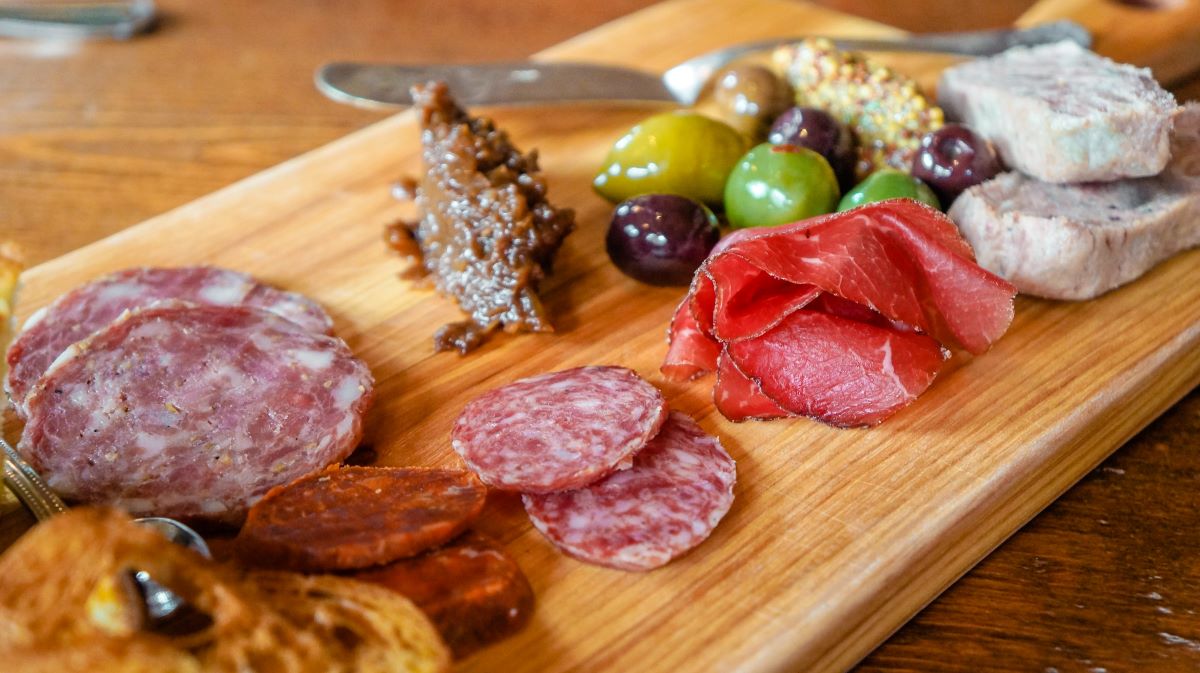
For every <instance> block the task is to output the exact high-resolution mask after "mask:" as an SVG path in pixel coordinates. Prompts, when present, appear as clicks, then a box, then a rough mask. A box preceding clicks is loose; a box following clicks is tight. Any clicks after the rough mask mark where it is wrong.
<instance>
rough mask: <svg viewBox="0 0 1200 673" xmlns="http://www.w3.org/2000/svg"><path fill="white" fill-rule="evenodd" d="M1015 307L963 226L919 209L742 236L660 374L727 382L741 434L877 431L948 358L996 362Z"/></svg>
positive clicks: (731, 242) (717, 266)
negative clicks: (758, 428) (793, 427)
mask: <svg viewBox="0 0 1200 673" xmlns="http://www.w3.org/2000/svg"><path fill="white" fill-rule="evenodd" d="M1015 293H1016V290H1015V288H1014V287H1013V286H1012V285H1010V284H1009V283H1007V282H1006V281H1004V280H1003V279H1001V278H999V277H998V276H995V275H993V274H991V273H989V272H987V271H985V270H984V269H982V268H980V267H979V266H978V265H977V264H976V263H975V261H974V256H973V254H972V252H971V249H970V247H969V246H968V245H967V243H966V242H965V241H964V240H963V239H962V237H961V236H959V234H958V230H957V229H956V228H955V227H954V223H953V222H951V221H950V220H949V219H947V218H946V217H945V215H943V214H942V213H940V212H938V211H936V210H934V209H932V208H929V207H927V206H925V205H923V204H920V203H917V202H916V201H912V200H907V199H894V200H890V201H884V202H880V203H875V204H870V205H867V206H863V207H861V208H856V209H854V210H851V211H847V212H844V213H834V214H831V215H826V216H823V217H818V218H813V219H810V220H805V221H802V222H797V223H794V224H789V225H783V226H780V227H771V228H762V229H748V230H741V231H738V232H736V233H734V234H733V235H731V236H729V237H727V238H726V239H725V240H723V241H721V244H720V245H719V246H718V247H717V248H716V249H715V250H714V251H713V253H712V255H710V256H709V258H708V259H707V260H706V261H705V262H704V264H703V265H701V267H700V269H699V270H698V271H697V273H696V277H695V279H694V280H693V282H692V286H691V289H690V290H689V292H688V296H687V297H686V298H685V299H684V301H683V303H682V304H681V305H680V307H679V309H677V310H676V313H675V316H674V319H673V320H672V323H671V330H670V343H671V347H670V349H669V351H668V353H667V358H666V361H665V362H664V364H663V367H662V371H663V373H664V374H665V375H666V376H667V378H670V379H674V380H685V379H690V378H696V377H699V376H701V375H703V374H704V373H707V372H709V371H714V370H715V371H717V372H718V376H717V383H716V387H715V389H714V401H715V402H716V404H717V408H718V409H719V410H720V411H721V413H722V414H724V415H725V416H726V417H727V418H730V419H731V420H739V421H740V420H745V419H750V418H754V419H764V418H776V417H780V416H793V415H801V416H811V417H813V418H817V419H819V420H822V421H825V422H828V423H831V424H833V425H838V426H859V425H874V424H876V423H879V422H881V421H882V420H884V419H885V418H887V417H888V416H890V415H892V414H893V413H895V412H896V411H898V410H899V409H901V408H903V407H904V406H906V405H908V404H909V403H911V402H912V400H914V399H916V397H917V396H918V395H920V394H921V393H922V392H924V390H925V389H926V388H928V386H929V385H930V384H931V383H932V382H933V379H934V377H935V376H936V375H937V372H938V371H939V370H940V368H941V365H942V363H943V361H944V360H945V359H946V358H947V357H949V353H950V351H949V350H948V349H951V348H958V349H963V350H966V351H969V352H971V353H974V354H980V353H983V352H984V351H986V350H987V349H988V348H989V347H990V346H991V344H992V342H994V341H995V340H996V339H998V338H999V337H1000V336H1001V335H1002V334H1003V333H1004V331H1005V330H1006V329H1008V325H1009V323H1010V322H1011V321H1012V317H1013V303H1012V300H1013V296H1014V295H1015Z"/></svg>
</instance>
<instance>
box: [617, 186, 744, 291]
mask: <svg viewBox="0 0 1200 673" xmlns="http://www.w3.org/2000/svg"><path fill="white" fill-rule="evenodd" d="M719 238H721V231H720V230H719V229H717V218H716V216H715V215H713V213H712V211H711V210H709V209H708V208H707V207H705V206H704V204H702V203H698V202H696V201H693V200H692V199H689V198H687V197H683V196H678V195H675V194H644V195H641V196H635V197H633V198H631V199H629V200H627V201H623V202H621V203H620V204H618V205H617V208H616V210H615V211H613V217H612V222H611V223H610V224H609V227H608V238H607V239H606V240H605V247H606V248H607V249H608V256H609V258H611V259H612V262H613V264H615V265H616V266H617V268H618V269H620V270H621V271H622V272H623V273H624V274H625V275H627V276H629V277H631V278H634V279H636V280H640V281H642V282H643V283H649V284H651V285H687V284H688V283H690V282H691V280H692V274H693V273H695V271H696V268H697V267H699V266H700V263H701V262H703V261H704V258H706V257H708V253H709V252H711V251H712V249H713V246H715V245H716V244H717V240H718V239H719Z"/></svg>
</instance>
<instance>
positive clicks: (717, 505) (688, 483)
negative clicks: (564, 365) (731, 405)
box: [522, 412, 737, 570]
mask: <svg viewBox="0 0 1200 673" xmlns="http://www.w3.org/2000/svg"><path fill="white" fill-rule="evenodd" d="M736 476H737V475H736V467H735V465H734V462H733V458H730V457H729V454H728V453H726V452H725V449H724V448H722V447H721V443H720V442H719V441H718V440H717V439H716V438H715V437H712V436H710V435H708V434H707V433H705V432H704V431H703V430H702V429H701V428H700V426H698V425H696V423H695V421H693V420H692V419H691V418H689V417H688V416H687V415H685V414H682V413H679V412H672V413H671V415H670V417H669V418H668V419H667V422H666V423H665V424H664V425H663V428H662V431H661V432H660V433H659V434H658V436H657V437H655V438H654V439H652V440H650V443H649V444H647V445H646V448H644V449H642V450H641V451H639V452H638V453H637V455H635V456H634V457H633V467H631V468H629V469H628V470H622V471H620V472H615V473H613V474H611V475H609V476H608V477H606V478H604V479H602V480H600V481H598V482H596V483H594V484H592V485H590V486H587V487H585V488H581V489H578V490H575V491H564V492H562V493H549V494H544V495H533V494H527V495H523V496H522V500H523V502H524V503H525V511H526V513H528V514H529V518H530V520H532V521H533V525H534V526H536V527H537V529H538V530H539V531H541V532H542V534H543V535H545V536H546V537H547V538H549V539H550V541H551V542H553V543H554V545H555V546H556V547H558V548H559V549H561V550H562V551H564V552H566V553H567V554H570V555H571V556H574V557H575V558H578V559H579V560H581V561H586V562H588V563H595V564H597V565H602V566H608V567H610V568H619V569H622V570H651V569H653V568H657V567H659V566H661V565H663V564H665V563H667V562H668V561H670V560H671V559H673V558H675V557H676V556H679V555H680V554H682V553H684V552H686V551H688V550H689V549H691V548H693V547H695V546H696V545H698V544H700V543H701V542H703V541H704V540H705V539H706V538H707V537H708V536H709V534H710V533H711V532H712V530H713V529H714V528H715V527H716V526H717V523H718V522H719V521H720V520H721V517H723V516H725V513H726V512H727V511H729V506H730V505H731V504H732V503H733V484H734V481H735V479H736Z"/></svg>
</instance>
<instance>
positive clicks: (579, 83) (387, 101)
mask: <svg viewBox="0 0 1200 673" xmlns="http://www.w3.org/2000/svg"><path fill="white" fill-rule="evenodd" d="M803 39H805V38H803V37H790V38H773V39H769V40H760V41H757V42H748V43H743V44H737V45H733V46H730V47H725V48H724V49H718V50H716V51H711V52H708V53H706V54H701V55H699V56H697V57H695V58H692V59H689V60H687V61H684V62H683V63H680V64H679V65H677V66H675V67H674V68H671V69H670V70H668V71H667V72H666V73H665V74H664V75H663V76H662V77H661V78H660V77H659V76H658V75H654V74H651V73H647V72H642V71H640V70H634V69H632V68H623V67H619V66H610V65H600V64H594V63H569V62H544V61H512V62H507V63H468V64H459V65H451V64H442V65H383V64H369V63H328V64H326V65H323V66H321V67H320V68H318V69H317V72H316V74H315V75H314V81H315V83H316V86H317V89H318V90H320V91H321V92H322V93H324V94H325V95H326V96H328V97H329V98H332V99H333V100H335V101H338V102H341V103H350V104H351V105H357V106H359V107H369V108H380V107H384V108H392V107H401V106H409V105H412V102H413V101H412V95H411V94H410V93H409V88H410V87H411V86H412V85H414V84H421V83H424V82H428V81H432V80H442V81H445V82H446V83H447V84H448V85H449V86H450V90H451V91H453V92H454V94H455V97H456V98H457V99H458V100H459V101H460V102H462V103H464V104H466V105H494V104H532V103H562V102H571V101H597V100H607V101H658V102H664V103H682V104H685V105H690V104H692V103H694V102H695V101H696V98H697V96H699V94H700V92H701V90H702V89H703V87H704V86H705V83H706V82H707V81H708V80H709V78H710V77H711V76H712V75H713V73H715V72H716V71H717V70H719V69H720V68H721V67H723V66H725V65H726V64H728V63H730V62H732V61H733V60H735V59H737V58H740V57H742V56H745V55H748V54H752V53H755V52H762V51H769V50H771V49H773V48H776V47H780V46H784V45H788V44H793V43H795V42H798V41H800V40H803ZM826 39H829V40H830V41H832V42H833V44H834V46H835V47H837V48H838V49H841V50H847V51H919V52H940V53H946V54H960V55H965V56H987V55H990V54H998V53H1000V52H1002V51H1004V50H1006V49H1009V48H1011V47H1014V46H1034V45H1039V44H1046V43H1050V42H1058V41H1060V40H1071V41H1073V42H1076V43H1078V44H1080V45H1081V46H1083V47H1089V46H1090V45H1091V35H1090V34H1089V33H1088V31H1087V30H1086V29H1085V28H1084V27H1083V26H1080V25H1079V24H1077V23H1074V22H1072V21H1055V22H1052V23H1046V24H1041V25H1038V26H1032V27H1030V28H1021V29H1017V28H1007V29H1001V30H980V31H966V32H958V33H927V34H923V35H903V36H900V37H891V38H886V37H885V38H836V37H835V38H826Z"/></svg>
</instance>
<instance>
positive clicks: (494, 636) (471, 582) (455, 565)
mask: <svg viewBox="0 0 1200 673" xmlns="http://www.w3.org/2000/svg"><path fill="white" fill-rule="evenodd" d="M354 577H355V579H359V580H363V581H366V582H373V583H376V584H381V585H383V586H385V587H388V588H389V589H392V590H393V591H397V592H399V593H401V594H404V596H405V597H407V598H408V599H409V600H411V601H412V602H413V603H416V604H417V607H419V608H421V610H423V611H424V612H425V614H426V616H428V617H429V620H430V621H432V622H433V623H434V625H435V626H437V630H438V631H439V632H440V633H441V634H442V639H443V640H445V641H446V645H447V646H449V647H450V650H451V651H452V652H453V653H454V656H455V658H462V657H465V656H466V655H468V654H470V653H471V652H474V651H475V650H477V649H479V648H480V647H483V646H484V645H487V644H489V643H492V642H495V641H497V640H500V639H502V638H505V637H507V636H510V635H512V634H514V633H516V632H517V631H519V630H520V629H521V627H522V626H524V625H525V623H526V622H527V621H529V615H530V614H531V613H532V612H533V589H532V588H531V587H530V586H529V580H528V579H526V578H525V573H523V572H521V567H520V566H518V565H517V562H516V561H514V560H513V559H512V557H511V556H509V555H508V554H507V553H506V552H505V551H504V549H503V548H501V547H500V546H499V545H497V544H496V543H495V542H493V541H491V540H490V539H488V538H486V537H484V536H483V535H480V534H478V533H475V532H467V533H465V534H463V535H461V536H460V537H458V538H457V539H455V540H454V541H453V542H451V543H449V544H447V545H446V546H444V547H441V548H440V549H434V550H432V551H429V552H426V553H425V554H422V555H421V556H418V557H416V558H411V559H403V560H400V561H396V562H395V563H391V564H388V565H386V566H383V567H381V568H372V569H369V570H364V571H361V572H359V573H356V574H355V575H354Z"/></svg>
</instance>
